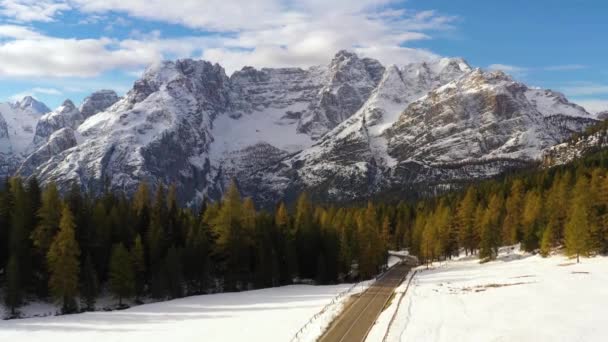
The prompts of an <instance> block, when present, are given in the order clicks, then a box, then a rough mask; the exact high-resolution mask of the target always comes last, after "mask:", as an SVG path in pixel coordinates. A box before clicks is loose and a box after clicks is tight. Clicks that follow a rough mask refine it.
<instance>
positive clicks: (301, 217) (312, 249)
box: [294, 193, 319, 279]
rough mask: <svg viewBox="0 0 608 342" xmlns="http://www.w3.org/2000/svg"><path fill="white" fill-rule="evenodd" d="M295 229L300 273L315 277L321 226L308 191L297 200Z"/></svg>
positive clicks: (309, 277) (306, 276)
mask: <svg viewBox="0 0 608 342" xmlns="http://www.w3.org/2000/svg"><path fill="white" fill-rule="evenodd" d="M294 230H295V234H296V250H297V252H298V271H299V274H300V276H302V277H304V278H308V279H314V278H315V274H316V271H317V256H318V255H319V228H318V226H317V225H315V222H314V216H313V209H312V204H311V202H310V200H309V198H308V194H306V193H302V194H301V195H300V196H299V197H298V200H297V202H296V212H295V217H294Z"/></svg>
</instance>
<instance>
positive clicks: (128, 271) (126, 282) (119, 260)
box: [110, 243, 135, 306]
mask: <svg viewBox="0 0 608 342" xmlns="http://www.w3.org/2000/svg"><path fill="white" fill-rule="evenodd" d="M110 291H111V292H112V294H114V296H115V297H116V298H117V299H118V305H119V306H122V300H123V299H127V298H130V297H132V296H133V295H134V294H135V276H134V275H133V264H132V260H131V257H130V255H129V252H128V251H127V249H126V248H125V246H124V245H123V244H122V243H120V244H117V245H114V247H113V248H112V257H111V258H110Z"/></svg>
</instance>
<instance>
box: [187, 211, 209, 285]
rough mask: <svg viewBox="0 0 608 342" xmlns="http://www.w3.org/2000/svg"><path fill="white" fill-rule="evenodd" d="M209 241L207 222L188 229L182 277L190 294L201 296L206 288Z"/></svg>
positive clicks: (193, 225) (202, 221)
mask: <svg viewBox="0 0 608 342" xmlns="http://www.w3.org/2000/svg"><path fill="white" fill-rule="evenodd" d="M211 248H212V245H211V241H210V231H209V226H208V224H207V222H205V221H204V220H200V222H199V223H198V224H197V223H196V222H194V223H193V224H192V226H191V227H190V231H189V233H188V238H187V239H186V250H185V252H184V253H185V262H184V275H185V276H186V278H187V280H188V283H189V287H190V288H191V289H193V290H192V291H191V292H193V293H197V294H201V293H204V291H205V290H206V289H207V287H208V278H209V275H210V273H211Z"/></svg>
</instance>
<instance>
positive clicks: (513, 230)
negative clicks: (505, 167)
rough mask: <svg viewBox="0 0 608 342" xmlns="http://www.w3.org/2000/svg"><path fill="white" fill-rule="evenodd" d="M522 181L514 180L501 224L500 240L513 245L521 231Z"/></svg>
mask: <svg viewBox="0 0 608 342" xmlns="http://www.w3.org/2000/svg"><path fill="white" fill-rule="evenodd" d="M523 187H524V186H523V182H522V181H521V180H519V179H517V180H515V181H514V182H513V184H512V185H511V192H510V193H509V196H508V198H507V200H506V203H505V218H504V221H503V226H502V241H503V242H504V243H505V244H506V245H513V244H515V243H516V242H517V241H518V234H519V233H520V232H521V230H522V229H521V217H522V212H523V196H524V195H523Z"/></svg>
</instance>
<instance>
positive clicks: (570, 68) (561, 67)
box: [543, 64, 587, 71]
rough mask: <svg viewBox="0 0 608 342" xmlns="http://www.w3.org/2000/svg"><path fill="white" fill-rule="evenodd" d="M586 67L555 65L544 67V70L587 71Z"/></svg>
mask: <svg viewBox="0 0 608 342" xmlns="http://www.w3.org/2000/svg"><path fill="white" fill-rule="evenodd" d="M586 68H587V66H586V65H582V64H564V65H553V66H548V67H544V68H543V70H546V71H571V70H581V69H586Z"/></svg>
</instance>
